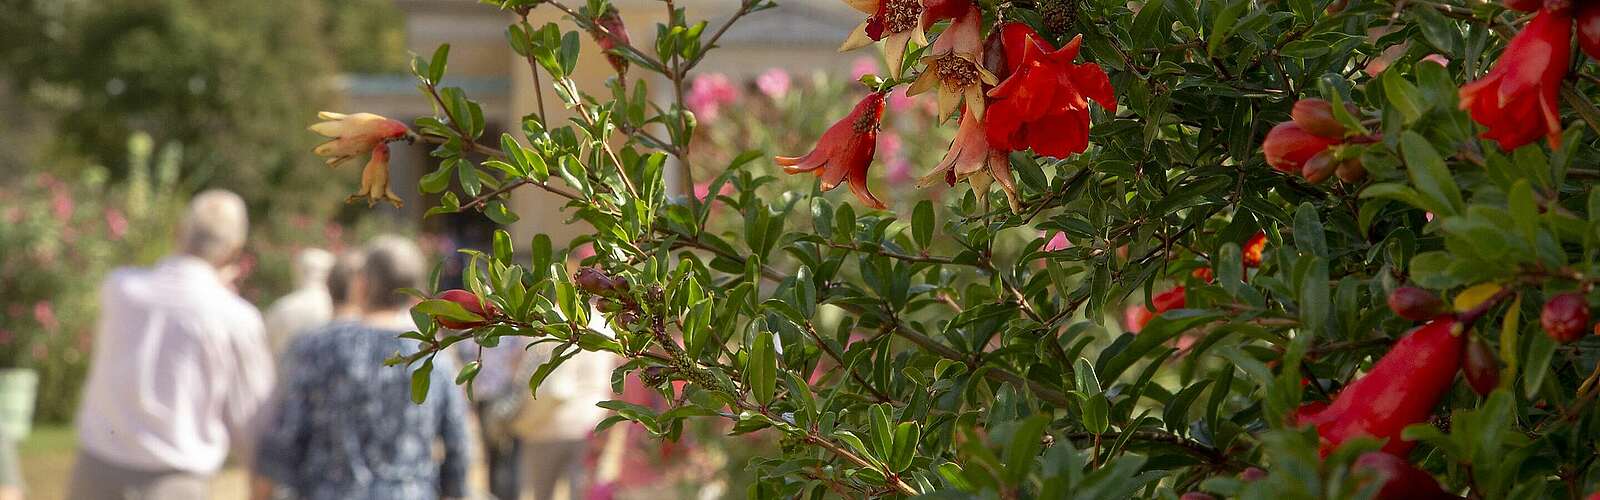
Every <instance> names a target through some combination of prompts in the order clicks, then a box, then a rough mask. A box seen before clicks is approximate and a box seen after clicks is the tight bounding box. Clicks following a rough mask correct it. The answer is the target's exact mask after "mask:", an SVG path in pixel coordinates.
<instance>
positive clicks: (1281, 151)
mask: <svg viewBox="0 0 1600 500" xmlns="http://www.w3.org/2000/svg"><path fill="white" fill-rule="evenodd" d="M1336 142H1338V141H1337V140H1335V139H1329V138H1327V137H1322V136H1319V135H1316V134H1312V133H1310V132H1307V131H1306V130H1305V129H1304V128H1302V127H1301V126H1300V124H1299V123H1296V122H1294V121H1292V120H1291V121H1286V122H1283V123H1279V124H1278V125H1277V126H1274V127H1272V130H1269V131H1267V137H1266V139H1263V140H1262V141H1261V152H1262V153H1263V154H1264V155H1265V156H1266V158H1267V165H1271V166H1272V168H1273V169H1274V170H1277V171H1279V172H1288V173H1299V172H1300V168H1301V167H1303V166H1305V163H1306V160H1309V159H1311V157H1312V156H1314V155H1316V154H1317V153H1320V152H1322V151H1324V150H1327V149H1328V146H1332V145H1333V144H1334V143H1336Z"/></svg>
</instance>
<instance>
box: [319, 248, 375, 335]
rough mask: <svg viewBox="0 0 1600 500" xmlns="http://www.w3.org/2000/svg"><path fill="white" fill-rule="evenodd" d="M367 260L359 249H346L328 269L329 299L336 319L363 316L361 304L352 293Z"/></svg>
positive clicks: (351, 318)
mask: <svg viewBox="0 0 1600 500" xmlns="http://www.w3.org/2000/svg"><path fill="white" fill-rule="evenodd" d="M365 260H366V258H365V256H364V255H363V254H362V252H361V251H359V250H351V251H346V252H344V253H341V254H339V257H337V258H335V259H334V262H333V269H332V270H330V271H328V299H329V300H331V301H332V304H333V317H332V318H331V319H334V320H354V319H356V318H357V317H359V316H361V304H359V303H357V301H356V300H355V297H354V296H352V295H351V288H352V287H354V286H355V282H356V278H357V277H358V276H359V275H360V274H361V263H362V262H364V261H365Z"/></svg>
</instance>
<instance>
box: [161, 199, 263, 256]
mask: <svg viewBox="0 0 1600 500" xmlns="http://www.w3.org/2000/svg"><path fill="white" fill-rule="evenodd" d="M246 212H247V210H246V209H245V206H244V199H243V198H240V197H239V195H237V194H234V193H233V192H232V191H227V190H223V189H211V190H207V191H205V192H202V193H200V194H198V195H195V197H194V199H193V200H191V201H190V202H189V208H188V210H187V211H185V213H184V215H183V220H182V221H181V222H179V224H178V250H179V251H181V252H183V253H185V254H188V255H193V256H195V257H199V258H200V259H201V260H204V261H206V262H209V263H211V265H213V266H219V267H220V266H222V265H224V264H227V263H228V262H229V261H231V260H233V258H234V257H237V256H238V255H239V250H241V249H243V248H244V240H245V235H247V234H249V232H250V216H249V215H248V214H247V213H246Z"/></svg>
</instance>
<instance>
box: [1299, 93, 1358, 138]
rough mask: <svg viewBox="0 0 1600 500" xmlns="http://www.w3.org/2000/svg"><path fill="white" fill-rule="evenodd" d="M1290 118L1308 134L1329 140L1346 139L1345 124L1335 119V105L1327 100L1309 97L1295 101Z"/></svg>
mask: <svg viewBox="0 0 1600 500" xmlns="http://www.w3.org/2000/svg"><path fill="white" fill-rule="evenodd" d="M1289 117H1290V118H1291V119H1293V120H1294V123H1295V124H1296V125H1299V126H1300V129H1301V130H1305V131H1306V132H1310V133H1312V134H1315V135H1318V136H1322V137H1326V138H1329V139H1343V138H1344V133H1345V127H1344V124H1343V123H1339V119H1337V118H1334V117H1333V103H1330V102H1328V101H1327V100H1325V99H1321V98H1317V97H1308V98H1305V99H1301V100H1299V101H1295V103H1294V111H1291V112H1289Z"/></svg>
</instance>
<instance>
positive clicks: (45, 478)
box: [17, 425, 246, 500]
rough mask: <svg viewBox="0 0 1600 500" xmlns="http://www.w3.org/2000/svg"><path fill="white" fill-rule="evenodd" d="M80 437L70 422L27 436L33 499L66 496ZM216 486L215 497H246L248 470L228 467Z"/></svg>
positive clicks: (22, 450)
mask: <svg viewBox="0 0 1600 500" xmlns="http://www.w3.org/2000/svg"><path fill="white" fill-rule="evenodd" d="M77 441H78V439H77V436H76V435H75V434H74V433H73V429H72V427H71V426H70V425H45V426H39V427H35V428H34V429H33V433H32V434H30V435H29V436H28V438H27V439H26V440H23V442H22V444H21V445H20V446H19V447H18V448H17V452H18V454H19V455H21V457H22V476H23V477H24V478H26V481H27V482H28V492H27V498H28V499H29V500H60V499H63V498H66V496H67V482H68V481H69V480H70V479H71V477H72V455H73V451H74V448H76V446H77ZM213 486H214V487H213V490H212V492H211V493H212V494H211V497H212V498H214V499H219V500H233V499H242V498H245V497H246V494H245V491H246V490H245V487H246V486H245V477H244V473H243V472H242V471H240V470H239V469H238V468H236V467H229V468H227V469H224V470H223V471H222V474H220V475H218V476H217V479H216V481H215V482H214V483H213Z"/></svg>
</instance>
